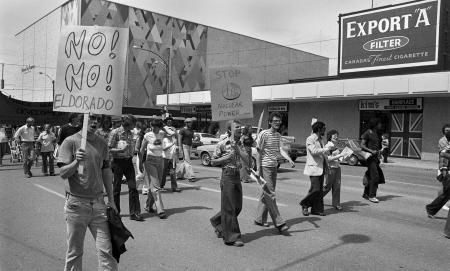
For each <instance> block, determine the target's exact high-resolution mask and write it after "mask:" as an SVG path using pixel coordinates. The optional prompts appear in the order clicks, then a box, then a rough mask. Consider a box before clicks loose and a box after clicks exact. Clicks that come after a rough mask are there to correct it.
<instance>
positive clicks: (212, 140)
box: [194, 132, 219, 145]
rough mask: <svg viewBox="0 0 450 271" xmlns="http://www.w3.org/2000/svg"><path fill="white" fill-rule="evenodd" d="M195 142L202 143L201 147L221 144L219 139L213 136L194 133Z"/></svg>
mask: <svg viewBox="0 0 450 271" xmlns="http://www.w3.org/2000/svg"><path fill="white" fill-rule="evenodd" d="M194 140H195V141H200V142H202V144H201V145H211V144H217V143H219V139H218V138H217V137H216V136H214V135H212V134H207V133H197V132H195V133H194Z"/></svg>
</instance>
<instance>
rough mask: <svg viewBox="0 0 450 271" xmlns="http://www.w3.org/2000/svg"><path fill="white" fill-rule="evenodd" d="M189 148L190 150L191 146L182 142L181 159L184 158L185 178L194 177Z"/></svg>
mask: <svg viewBox="0 0 450 271" xmlns="http://www.w3.org/2000/svg"><path fill="white" fill-rule="evenodd" d="M191 150H192V146H189V145H184V144H183V159H184V161H183V162H184V167H185V170H186V174H185V175H184V177H185V178H186V179H194V178H195V176H194V169H193V168H192V163H191Z"/></svg>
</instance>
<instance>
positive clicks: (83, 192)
mask: <svg viewBox="0 0 450 271" xmlns="http://www.w3.org/2000/svg"><path fill="white" fill-rule="evenodd" d="M80 147H81V132H78V133H76V134H74V135H71V136H69V137H67V138H66V139H65V140H64V142H63V144H62V145H61V147H60V148H59V156H58V163H63V164H70V163H72V162H73V161H74V160H75V153H76V151H77V150H78V149H79V148H80ZM108 160H109V158H108V146H107V145H106V142H105V140H103V139H102V138H100V137H99V136H97V135H94V136H93V137H92V138H91V137H88V140H86V152H85V161H84V162H82V163H83V164H84V170H83V175H80V174H78V172H75V173H74V174H73V175H72V176H69V177H68V178H67V179H65V189H66V192H67V193H69V194H71V195H74V196H77V197H83V198H97V197H99V196H101V195H103V174H102V167H103V163H104V161H108Z"/></svg>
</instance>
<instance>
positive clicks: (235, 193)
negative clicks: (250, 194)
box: [210, 121, 248, 247]
mask: <svg viewBox="0 0 450 271" xmlns="http://www.w3.org/2000/svg"><path fill="white" fill-rule="evenodd" d="M227 126H228V127H227V128H228V132H227V135H228V136H227V137H226V138H225V139H223V140H222V141H220V142H219V143H218V144H217V145H216V149H215V151H214V157H213V160H212V161H211V164H212V165H220V166H222V177H221V179H220V191H221V193H220V197H221V201H220V211H219V212H218V213H217V214H216V215H214V216H213V217H212V218H211V219H210V222H211V225H212V226H213V227H214V231H215V233H216V235H217V237H219V238H220V237H222V238H223V242H224V243H225V244H226V245H229V246H236V247H241V246H243V245H244V243H243V242H242V240H241V231H240V229H239V223H238V220H237V217H238V215H239V213H240V212H241V210H242V185H241V178H240V169H241V167H242V166H248V165H242V164H241V161H248V155H247V152H246V151H245V148H244V146H243V145H242V143H241V141H240V138H241V135H242V133H241V126H240V123H239V122H238V121H234V123H233V121H229V122H228V124H227ZM241 158H242V160H241Z"/></svg>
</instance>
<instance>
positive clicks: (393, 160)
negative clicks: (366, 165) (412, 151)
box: [381, 157, 438, 170]
mask: <svg viewBox="0 0 450 271" xmlns="http://www.w3.org/2000/svg"><path fill="white" fill-rule="evenodd" d="M381 165H382V166H384V167H411V168H421V169H428V170H437V167H438V162H437V161H427V160H419V159H407V158H397V157H389V158H388V163H387V164H386V163H381Z"/></svg>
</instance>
